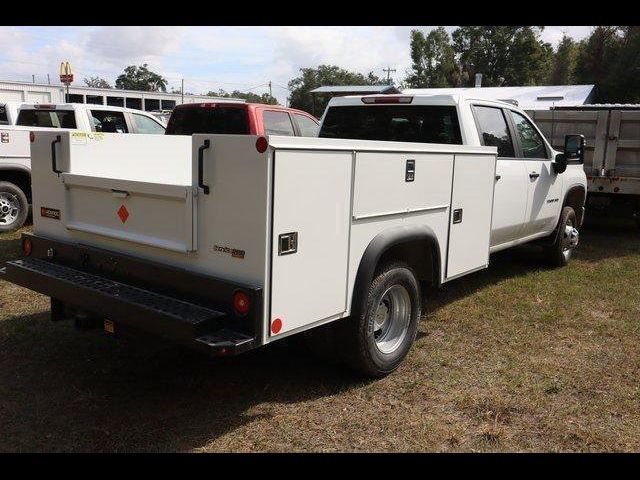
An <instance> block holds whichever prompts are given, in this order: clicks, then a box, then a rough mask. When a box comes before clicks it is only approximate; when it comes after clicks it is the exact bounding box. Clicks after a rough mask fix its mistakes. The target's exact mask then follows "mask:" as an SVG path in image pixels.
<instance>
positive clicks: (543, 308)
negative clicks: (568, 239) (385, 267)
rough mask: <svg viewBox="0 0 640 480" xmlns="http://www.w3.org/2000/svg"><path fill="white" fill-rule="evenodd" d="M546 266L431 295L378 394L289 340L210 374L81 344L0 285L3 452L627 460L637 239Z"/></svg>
mask: <svg viewBox="0 0 640 480" xmlns="http://www.w3.org/2000/svg"><path fill="white" fill-rule="evenodd" d="M18 256H19V235H17V234H12V235H4V236H0V258H2V259H9V258H16V257H18ZM540 265H541V259H540V257H539V253H538V252H537V251H536V250H535V249H533V248H523V249H517V250H514V251H507V252H504V253H502V254H498V255H496V256H494V257H492V259H491V267H490V268H489V269H488V270H486V271H482V272H478V273H475V274H472V275H470V276H468V277H466V278H462V279H460V280H457V281H454V282H452V283H451V284H448V285H447V286H446V287H445V288H443V289H442V290H440V291H435V292H434V291H429V292H426V298H425V305H424V319H423V322H422V324H421V327H420V332H419V337H418V339H417V341H416V344H415V345H414V348H413V350H412V352H411V353H410V355H409V358H408V359H407V361H406V362H405V363H404V364H403V366H402V367H401V368H400V369H399V370H398V371H397V372H395V373H394V374H392V375H390V376H389V377H387V378H384V379H382V380H378V381H371V382H370V381H363V380H361V379H358V378H355V377H353V376H352V375H351V374H350V372H349V371H348V370H346V369H345V368H344V367H342V366H340V365H339V364H335V363H330V362H324V361H321V360H319V359H318V358H316V357H313V356H310V355H306V354H304V353H301V352H299V350H297V349H295V348H293V347H292V346H289V345H286V344H282V343H281V344H277V343H276V344H274V345H272V346H270V347H267V348H263V349H259V350H256V351H254V352H251V353H249V354H246V355H244V356H240V357H237V358H230V359H222V360H212V359H209V358H205V357H202V356H199V355H197V354H194V353H191V352H189V351H185V350H181V349H179V348H168V347H166V346H164V347H161V346H158V345H151V344H140V343H129V342H122V341H119V340H114V339H111V338H106V337H104V336H103V335H101V334H98V333H95V332H88V333H81V332H77V331H75V330H74V329H73V328H72V327H71V326H70V325H69V323H68V322H62V323H52V322H51V321H50V320H49V319H48V308H49V304H48V299H47V298H45V297H42V296H40V295H37V294H35V293H33V292H30V291H29V290H25V289H22V288H19V287H16V286H14V285H12V284H8V283H6V282H2V281H0V352H1V355H0V398H2V399H3V401H2V402H0V425H1V426H2V427H1V428H2V435H0V450H1V451H230V450H231V451H237V450H240V451H264V450H266V451H281V450H297V451H336V450H337V451H352V450H355V451H406V450H409V451H503V450H507V451H637V450H638V449H640V389H639V388H638V378H639V374H640V355H639V354H640V322H639V318H640V293H639V292H638V285H640V233H639V232H638V231H637V230H635V229H632V228H613V227H607V228H602V227H600V228H592V229H589V230H586V231H585V232H583V235H582V240H581V246H580V252H579V255H578V256H577V257H576V258H575V259H574V261H572V263H571V264H570V265H569V266H568V267H566V268H563V269H548V268H545V267H541V266H540Z"/></svg>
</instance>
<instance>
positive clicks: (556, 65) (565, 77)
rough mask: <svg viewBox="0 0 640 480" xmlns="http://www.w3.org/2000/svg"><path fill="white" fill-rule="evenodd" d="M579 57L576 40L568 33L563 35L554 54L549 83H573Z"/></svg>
mask: <svg viewBox="0 0 640 480" xmlns="http://www.w3.org/2000/svg"><path fill="white" fill-rule="evenodd" d="M577 58H578V46H577V44H576V42H575V41H574V40H573V39H572V38H571V37H568V36H567V35H566V34H565V35H563V37H562V40H560V43H559V44H558V48H557V49H556V52H555V54H554V55H553V71H552V72H551V78H550V79H549V83H551V85H573V84H574V83H575V70H576V65H577Z"/></svg>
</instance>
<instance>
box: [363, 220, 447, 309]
mask: <svg viewBox="0 0 640 480" xmlns="http://www.w3.org/2000/svg"><path fill="white" fill-rule="evenodd" d="M392 261H402V262H406V263H407V264H409V265H410V266H411V267H412V268H413V269H414V270H415V272H416V275H417V277H418V280H422V281H426V282H430V283H431V284H433V285H434V286H436V287H439V286H440V247H439V244H438V240H437V236H436V234H435V233H434V231H433V230H432V229H431V228H430V227H429V226H427V225H406V226H401V227H395V228H391V229H389V230H385V231H383V232H380V233H379V234H378V235H376V236H375V237H374V238H373V239H372V240H371V242H369V245H368V246H367V248H366V249H365V251H364V253H363V254H362V257H361V259H360V265H359V266H358V271H357V273H356V278H355V283H354V287H353V292H352V301H351V315H355V316H357V315H360V314H361V312H362V311H364V309H365V308H366V303H365V302H366V298H367V292H368V291H369V286H370V285H371V282H372V281H373V278H374V277H375V274H376V271H377V270H379V269H380V267H381V266H383V265H385V264H386V263H388V262H392Z"/></svg>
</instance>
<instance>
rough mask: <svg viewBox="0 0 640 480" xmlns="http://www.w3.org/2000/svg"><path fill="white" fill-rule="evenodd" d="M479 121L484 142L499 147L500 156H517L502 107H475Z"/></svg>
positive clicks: (477, 120)
mask: <svg viewBox="0 0 640 480" xmlns="http://www.w3.org/2000/svg"><path fill="white" fill-rule="evenodd" d="M473 109H474V111H475V114H476V122H478V130H479V131H480V136H481V140H482V144H483V145H485V146H487V147H498V157H515V150H514V148H513V140H512V139H511V133H509V127H507V121H506V119H505V118H504V114H503V113H502V109H500V108H495V107H483V106H475V107H473Z"/></svg>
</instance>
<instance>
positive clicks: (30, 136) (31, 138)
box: [29, 132, 36, 143]
mask: <svg viewBox="0 0 640 480" xmlns="http://www.w3.org/2000/svg"><path fill="white" fill-rule="evenodd" d="M29 141H30V142H31V143H33V142H35V141H36V134H35V133H34V132H29Z"/></svg>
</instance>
